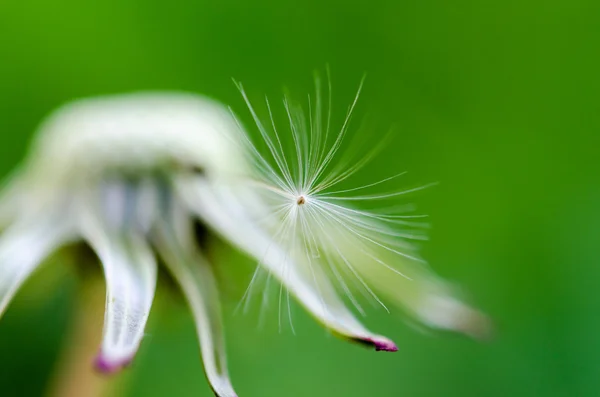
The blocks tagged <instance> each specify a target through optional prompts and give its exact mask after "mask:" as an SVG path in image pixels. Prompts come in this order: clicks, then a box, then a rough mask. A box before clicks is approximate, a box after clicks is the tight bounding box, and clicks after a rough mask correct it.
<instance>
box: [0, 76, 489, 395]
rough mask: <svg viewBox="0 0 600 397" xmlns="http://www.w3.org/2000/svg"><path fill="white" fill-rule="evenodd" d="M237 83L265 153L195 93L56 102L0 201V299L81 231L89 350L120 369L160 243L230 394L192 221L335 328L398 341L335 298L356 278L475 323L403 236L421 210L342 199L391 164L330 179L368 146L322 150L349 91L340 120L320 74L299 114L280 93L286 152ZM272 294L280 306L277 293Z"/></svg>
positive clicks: (351, 297)
mask: <svg viewBox="0 0 600 397" xmlns="http://www.w3.org/2000/svg"><path fill="white" fill-rule="evenodd" d="M239 88H240V91H241V92H242V94H243V96H244V98H245V99H246V101H247V103H248V106H249V108H250V111H251V113H252V115H253V117H254V119H255V122H256V124H257V126H258V130H259V131H260V134H261V136H262V139H263V140H264V143H265V144H266V147H267V148H268V151H266V152H265V153H262V154H261V153H260V151H259V150H257V149H256V146H254V145H253V144H252V143H251V142H252V140H251V139H250V138H249V136H248V135H246V133H245V131H244V130H243V128H242V127H241V126H240V124H239V123H238V122H237V121H236V119H235V118H234V117H233V116H232V115H231V113H230V112H229V111H228V109H226V108H224V107H223V106H221V105H219V104H217V103H215V102H213V101H210V100H208V99H205V98H202V97H199V96H195V95H191V94H163V93H144V94H131V95H122V96H115V97H106V98H99V99H89V100H82V101H78V102H76V103H74V104H71V105H68V106H65V107H63V108H62V109H60V110H58V111H57V112H56V113H54V114H53V115H52V116H51V117H50V118H49V119H48V120H47V121H46V122H45V123H44V124H43V125H42V126H41V128H40V130H39V135H38V137H37V140H36V141H35V143H34V146H33V150H32V151H31V153H30V155H29V157H28V159H27V161H26V163H25V164H24V166H23V167H22V168H21V169H20V170H18V172H17V173H16V174H15V175H14V176H13V178H12V179H11V180H10V182H9V184H8V185H7V186H6V188H5V190H4V192H3V197H2V199H1V201H0V227H3V228H4V232H3V233H2V235H1V237H0V314H1V312H2V311H3V310H4V309H5V308H6V306H7V304H8V302H9V301H10V300H11V298H12V297H13V296H14V294H15V292H16V291H17V289H18V288H19V287H20V285H21V284H22V283H23V282H24V281H25V280H26V279H27V277H28V276H29V275H30V274H31V273H32V272H33V271H34V270H35V269H36V267H37V266H38V265H39V264H40V263H41V262H42V261H43V260H44V258H45V257H46V256H48V255H49V254H50V253H52V251H54V250H55V249H56V248H57V247H59V246H61V245H63V244H66V243H71V242H75V241H83V242H85V243H87V244H88V245H89V246H90V247H92V248H93V249H94V251H95V252H96V254H97V256H98V258H99V259H100V262H101V263H102V266H103V269H104V275H105V278H106V284H107V294H106V315H105V324H104V337H103V342H102V346H101V348H100V354H99V356H98V361H97V366H98V368H99V369H101V370H103V371H107V372H113V371H116V370H118V369H120V368H122V367H123V366H124V365H126V364H127V363H128V362H129V361H130V360H131V359H132V358H133V356H134V355H135V353H136V351H137V349H138V346H139V344H140V342H141V340H142V338H143V335H144V327H145V324H146V320H147V318H148V314H149V312H150V307H151V305H152V300H153V297H154V291H155V286H156V281H157V280H156V279H157V261H156V259H155V253H157V254H158V255H160V257H161V258H162V260H163V262H164V263H165V264H166V266H167V267H168V270H169V271H170V272H171V274H172V275H173V277H174V279H175V280H176V281H177V282H178V283H179V285H180V287H181V290H182V291H183V293H184V295H185V296H186V298H187V300H188V302H189V304H190V306H191V309H192V312H193V315H194V319H195V321H196V325H197V330H198V337H199V339H200V343H201V346H202V358H203V361H204V368H205V371H206V374H207V377H208V379H209V381H210V383H211V386H212V388H213V390H214V391H215V393H216V394H217V395H219V396H222V397H226V396H235V395H236V394H235V392H234V390H233V388H232V386H231V383H230V380H229V376H228V374H227V368H226V360H225V353H224V343H223V333H222V329H221V328H222V326H221V315H220V303H219V294H218V289H217V283H216V281H215V276H214V274H213V267H214V266H218V264H211V263H209V261H208V259H207V258H206V257H205V255H204V254H203V252H202V248H203V247H201V246H200V245H199V243H198V241H197V239H196V237H195V234H194V222H200V223H202V224H203V225H204V226H206V227H207V228H208V230H210V231H212V232H214V233H216V234H219V235H221V236H222V237H224V238H225V239H226V240H228V241H229V242H231V244H232V245H234V246H236V247H238V248H239V249H241V250H242V251H244V252H246V253H247V254H248V255H250V256H252V257H254V258H255V259H256V260H257V261H258V262H259V268H262V269H264V270H266V271H267V272H268V274H269V275H273V276H274V277H275V278H277V279H278V280H279V282H280V283H281V286H282V287H285V288H286V290H287V291H289V292H290V293H291V294H293V295H294V296H295V297H296V298H297V299H298V301H299V302H300V303H301V304H302V305H303V306H304V307H305V308H306V309H307V310H308V311H310V312H311V313H312V314H313V315H314V316H315V317H316V318H317V319H318V320H320V321H321V322H322V323H323V324H324V325H325V326H327V327H328V328H329V329H330V330H332V331H333V332H335V333H336V334H338V335H340V336H343V337H345V338H348V339H352V340H356V341H361V342H364V343H366V344H370V345H372V346H374V347H375V349H377V350H384V351H395V350H397V349H396V346H395V345H394V343H393V342H392V341H390V340H389V339H387V338H384V337H382V336H380V335H377V334H374V333H372V332H370V331H369V330H368V329H367V328H365V327H364V326H363V325H362V324H361V322H360V321H359V320H357V319H356V317H355V316H354V314H353V312H352V310H350V308H349V307H348V306H347V305H346V302H349V303H350V304H351V306H350V307H352V306H354V307H355V308H356V310H357V311H359V312H361V313H363V312H364V310H363V308H362V306H361V305H360V303H359V299H358V297H357V293H360V294H361V295H364V296H365V297H367V298H369V299H370V300H372V301H374V302H377V304H380V305H382V306H384V307H386V306H385V304H384V303H383V302H384V301H386V300H387V301H390V302H392V303H397V304H398V305H401V306H402V307H404V308H405V309H407V311H408V312H410V313H412V314H413V315H415V316H416V317H417V318H418V319H420V320H421V321H422V322H424V323H426V324H427V325H430V326H432V327H437V328H441V329H449V330H457V331H462V332H465V333H468V334H473V335H478V334H480V333H481V332H482V331H483V327H484V324H485V319H484V318H483V317H482V316H481V315H479V314H478V313H477V312H476V311H474V310H472V309H470V308H469V307H468V306H465V305H464V304H462V303H461V302H460V301H459V300H458V299H457V298H456V297H455V296H454V295H453V293H452V291H451V290H450V288H448V286H447V285H446V284H445V283H443V282H442V281H441V280H439V279H438V278H437V277H436V276H434V275H433V274H432V273H431V272H430V270H429V269H428V268H427V266H426V265H424V263H423V261H422V260H421V259H420V258H419V256H418V255H417V253H416V249H414V248H413V247H412V245H411V244H410V243H409V242H408V241H409V240H411V239H422V238H423V237H424V236H423V234H422V232H419V228H420V227H421V226H422V224H421V223H420V222H419V219H411V218H416V217H417V216H411V215H406V214H399V213H390V212H388V213H383V212H381V211H375V210H374V211H370V210H369V211H368V210H365V209H360V208H359V207H353V206H351V205H349V204H351V203H353V202H354V201H361V202H362V201H368V202H377V200H380V199H391V198H395V197H396V196H400V195H402V194H405V193H407V192H408V191H404V192H394V193H389V194H381V195H357V194H359V193H360V190H362V189H367V188H370V187H373V186H376V185H379V184H380V183H385V182H387V181H389V180H391V179H393V178H394V177H392V178H387V179H385V180H383V181H379V182H373V183H370V184H368V185H366V186H361V187H356V188H349V189H342V190H339V189H338V190H337V191H336V190H335V187H336V185H338V184H339V183H341V182H342V181H344V180H346V179H347V178H348V177H350V176H352V175H353V174H354V173H355V172H356V171H357V170H358V169H359V168H361V167H362V166H363V165H364V164H365V163H366V162H367V161H368V160H369V159H370V157H368V156H364V157H362V158H359V159H358V160H357V161H355V162H354V163H352V164H350V165H348V166H342V165H340V164H338V166H337V167H334V166H332V164H333V160H334V157H335V156H336V154H337V152H338V150H339V148H340V147H341V146H342V143H343V140H344V136H345V135H346V131H347V129H348V124H349V119H350V114H351V112H352V109H353V108H354V106H355V104H356V100H355V102H354V103H353V104H352V106H351V108H350V111H349V113H348V117H346V121H345V122H344V123H343V125H342V126H341V128H339V129H338V132H336V133H333V132H332V131H333V127H332V126H331V119H330V115H331V112H330V109H331V97H330V95H329V96H328V98H329V100H328V103H327V105H326V106H324V105H323V103H322V102H323V101H322V99H321V92H320V91H321V88H320V84H319V83H318V82H317V95H316V96H315V100H314V101H313V102H314V103H312V104H309V108H310V110H309V112H308V114H305V113H302V112H301V110H300V109H299V108H298V107H297V106H295V105H292V104H291V103H289V101H287V100H286V101H285V102H284V105H285V106H284V108H285V111H286V112H285V114H286V115H287V118H288V122H289V123H287V124H289V125H287V127H286V128H287V129H288V130H290V131H291V137H292V139H291V142H293V145H292V146H293V151H292V153H293V155H292V156H290V155H289V151H286V150H284V146H285V143H286V142H288V141H286V140H285V139H283V138H282V136H281V135H282V132H281V130H278V129H277V126H276V123H275V122H274V120H273V116H272V110H271V106H270V104H269V103H268V102H267V103H266V106H267V109H268V112H269V114H270V116H271V117H270V118H269V117H268V118H267V120H268V121H267V122H265V121H261V119H260V118H259V116H258V115H257V113H256V112H255V111H254V109H253V108H252V106H251V105H250V102H249V101H248V100H247V97H246V94H245V92H244V90H243V89H242V87H241V86H239ZM330 92H331V90H330V89H329V93H330ZM357 97H358V96H357ZM324 109H326V110H327V112H324V111H323V110H324ZM257 275H258V273H256V274H255V278H253V280H252V282H251V283H250V287H249V288H248V291H247V293H246V295H245V299H247V302H249V300H250V297H251V296H252V294H253V286H254V284H255V281H256V278H257ZM378 294H381V295H382V297H379V295H378ZM247 302H246V303H247ZM288 303H289V300H288ZM279 305H280V313H281V295H280V301H279ZM386 309H387V307H386ZM288 310H289V308H288Z"/></svg>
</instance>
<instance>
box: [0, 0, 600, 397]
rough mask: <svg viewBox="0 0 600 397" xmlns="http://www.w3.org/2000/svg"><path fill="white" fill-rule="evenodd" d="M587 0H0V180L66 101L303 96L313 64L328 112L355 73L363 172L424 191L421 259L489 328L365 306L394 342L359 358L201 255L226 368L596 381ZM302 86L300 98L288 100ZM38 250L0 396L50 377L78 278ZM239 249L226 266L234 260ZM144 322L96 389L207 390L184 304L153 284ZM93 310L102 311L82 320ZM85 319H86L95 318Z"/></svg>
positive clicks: (358, 352)
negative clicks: (288, 317) (255, 303)
mask: <svg viewBox="0 0 600 397" xmlns="http://www.w3.org/2000/svg"><path fill="white" fill-rule="evenodd" d="M599 26H600V3H599V2H597V1H595V0H587V1H586V0H571V1H567V0H564V1H560V0H551V1H541V0H530V1H514V0H506V1H502V2H491V1H464V0H457V1H452V2H448V1H442V0H427V1H415V0H408V1H386V0H371V1H354V2H353V1H341V0H329V1H316V0H305V1H275V0H255V1H245V2H243V1H232V0H223V1H207V0H196V1H180V0H175V1H156V0H144V1H142V0H124V1H123V0H105V1H102V2H80V1H74V0H56V1H41V0H28V1H17V0H3V1H1V2H0V174H2V175H4V176H6V175H8V173H9V172H10V170H11V169H13V168H14V167H15V166H16V165H17V164H18V162H19V161H20V160H21V159H22V157H23V155H24V153H25V151H26V149H27V146H28V143H29V140H30V138H31V136H32V134H33V133H34V131H35V129H36V126H37V124H38V123H39V122H40V121H41V119H42V118H43V116H44V115H46V114H47V113H48V112H49V111H51V110H52V109H54V108H55V107H57V106H58V105H60V104H62V103H64V102H65V101H68V100H71V99H74V98H78V97H84V96H90V95H99V94H106V93H118V92H129V91H138V90H167V89H168V90H184V91H192V92H197V93H202V94H205V95H209V96H211V97H213V98H216V99H218V100H220V101H222V102H224V103H227V104H230V105H231V106H232V107H233V109H234V111H236V112H237V113H238V114H240V117H241V119H242V120H243V121H244V122H246V123H248V124H249V121H250V120H249V117H248V115H247V113H246V112H244V107H243V102H242V100H241V98H240V95H239V93H238V92H237V91H236V89H235V87H234V85H233V83H232V82H231V78H232V77H234V78H236V79H238V80H240V81H242V82H243V83H244V84H245V86H246V87H247V88H248V91H250V93H251V95H255V96H256V97H257V98H260V95H262V94H265V93H266V94H269V95H271V96H272V97H276V96H277V95H279V94H280V92H281V89H282V87H284V86H286V87H288V88H289V89H290V90H291V91H293V92H296V93H300V95H306V93H307V92H308V89H309V87H310V85H311V83H312V72H313V71H314V70H315V69H321V70H323V68H324V67H325V65H327V64H328V65H329V66H330V68H331V71H332V77H333V83H334V89H335V90H336V94H335V96H334V101H335V103H336V104H337V105H338V106H339V107H338V112H339V113H337V114H338V116H339V115H341V114H343V112H344V111H345V106H346V105H347V103H349V101H350V100H351V99H352V96H353V94H354V92H355V90H356V87H357V84H358V81H359V80H360V78H361V76H362V75H363V73H364V72H367V74H368V78H367V81H366V85H365V89H364V95H363V96H362V98H361V102H360V105H359V109H360V110H359V114H358V115H359V116H365V117H366V116H367V115H368V116H369V120H374V121H375V125H376V126H377V128H373V129H372V130H371V131H370V132H369V133H370V134H371V136H372V139H373V140H377V139H378V137H380V136H381V134H383V133H384V132H387V127H386V126H389V125H392V124H393V125H396V126H397V133H396V135H395V138H394V140H393V142H392V144H390V147H389V148H388V149H390V150H388V151H386V152H385V156H384V155H382V157H381V158H380V159H378V161H377V162H376V163H377V164H376V165H374V166H373V167H374V168H371V171H370V172H372V173H373V174H374V175H379V176H385V175H390V174H391V173H396V172H397V171H398V170H400V171H402V170H409V171H410V175H411V177H412V178H414V180H415V181H419V182H431V181H440V182H441V183H440V185H439V186H437V187H435V188H433V189H429V190H427V191H424V192H422V193H421V194H419V195H417V196H415V197H411V200H413V201H414V202H416V203H417V204H418V205H419V207H420V208H421V209H423V210H424V211H425V212H427V213H429V214H430V215H431V220H432V222H433V229H432V231H431V241H429V242H428V243H426V244H425V247H424V255H425V256H426V258H427V259H428V260H429V261H430V262H431V264H432V266H433V267H434V268H435V269H436V270H437V271H438V272H439V273H440V274H442V275H443V276H444V277H446V278H448V279H450V280H452V281H454V282H456V283H457V284H459V285H461V286H462V287H463V289H464V290H465V291H467V292H468V294H469V296H470V299H471V301H472V302H474V303H475V304H476V305H477V306H478V307H480V308H482V309H483V310H484V311H486V312H487V313H488V314H489V315H490V316H491V318H492V319H493V321H494V323H495V327H496V333H495V337H494V338H493V339H492V340H491V341H489V342H486V343H478V342H474V341H471V340H467V339H464V338H462V337H457V336H452V335H437V334H428V333H424V332H421V331H418V330H416V329H415V328H414V327H411V326H409V325H407V324H406V323H405V322H404V321H402V317H401V316H397V317H395V316H388V315H384V313H381V311H376V312H374V313H372V315H370V316H369V317H368V318H367V319H366V321H367V322H368V324H369V325H370V327H371V328H372V329H377V330H378V331H380V332H381V333H383V334H387V335H389V336H390V337H392V338H393V339H394V340H396V341H397V343H398V345H399V348H400V351H399V352H398V353H396V354H375V353H374V352H372V351H369V350H366V349H362V348H360V347H357V346H353V345H351V344H347V343H344V342H342V341H339V340H337V339H335V338H333V337H329V336H327V334H326V333H325V332H324V331H323V330H322V329H321V328H320V327H319V326H318V325H317V324H316V323H315V322H314V321H312V320H311V319H310V318H309V317H308V316H307V315H306V314H304V313H303V312H302V311H301V310H299V309H298V310H295V315H294V317H295V325H296V330H297V332H296V333H297V335H295V336H294V335H292V333H291V332H289V331H284V332H282V333H279V330H278V327H277V325H276V323H277V319H276V316H277V315H276V313H274V312H271V313H270V315H269V316H268V319H267V321H266V324H265V325H264V326H263V327H262V328H259V327H257V323H258V321H257V317H256V316H255V315H246V316H244V315H239V314H238V315H234V308H235V306H236V304H237V302H238V300H239V298H240V297H241V293H242V292H243V287H244V283H245V282H247V281H248V279H247V278H246V276H249V275H250V274H251V271H252V269H251V267H252V266H253V264H252V263H251V261H249V260H248V259H245V258H243V257H242V256H240V255H238V254H235V253H229V252H227V251H228V249H227V248H222V249H221V251H222V252H221V254H220V256H221V257H222V258H223V263H224V264H227V265H228V266H229V265H231V266H234V265H235V266H237V265H239V266H240V268H244V269H247V270H244V271H240V272H237V273H236V274H237V275H238V276H237V277H238V278H239V280H235V281H233V282H232V284H231V287H230V288H226V289H227V291H225V294H224V295H226V297H225V298H224V299H225V301H226V303H225V307H224V312H225V321H226V325H227V337H228V348H229V362H230V369H231V373H232V377H233V380H234V383H235V386H236V389H237V391H238V392H239V393H240V395H242V396H246V397H251V396H256V397H270V396H290V397H293V396H315V397H316V396H347V397H351V396H356V397H358V396H360V397H363V396H373V397H395V396H448V397H451V396H460V397H471V396H473V397H475V396H497V397H504V396H513V397H516V396H527V397H530V396H544V397H546V396H548V397H552V396H599V395H600V292H599V291H600V253H599V252H598V249H597V248H598V246H599V239H600V175H599V173H600V162H599V159H600V149H599V144H600V139H599V131H600V117H599V101H598V97H599V93H600V73H599V72H598V71H599V70H600V57H599V56H598V48H599V44H600V28H599ZM301 98H302V97H301ZM62 262H63V261H62V260H61V259H60V257H58V258H55V259H54V260H51V261H50V262H49V263H48V264H47V265H46V266H45V267H44V268H43V269H42V270H40V271H39V272H38V273H37V274H36V275H35V277H33V278H32V279H31V280H30V281H28V283H27V284H26V286H25V288H24V289H23V290H22V291H21V292H20V293H19V295H18V297H17V299H16V300H15V301H14V303H13V304H12V305H11V307H10V309H9V310H8V312H7V313H6V315H5V316H4V318H3V319H2V321H1V322H0V395H1V396H42V395H46V394H45V393H47V390H49V385H50V384H52V374H53V367H54V366H55V364H56V362H57V360H58V357H59V355H60V351H61V349H63V348H64V347H65V346H66V345H68V344H69V342H71V340H70V337H69V331H68V328H69V324H70V323H71V322H72V321H73V318H74V314H73V313H74V312H76V306H77V305H76V302H77V299H78V297H80V296H81V295H80V292H79V287H78V285H79V281H78V280H79V278H80V276H79V274H80V273H77V272H75V271H73V269H71V268H70V267H69V266H67V265H65V264H64V263H62ZM244 265H246V266H244ZM158 294H159V297H158V298H157V301H159V303H158V304H157V308H156V309H155V310H154V311H153V312H152V315H151V319H150V326H149V329H148V335H147V337H146V339H145V340H144V343H143V346H142V349H141V351H140V354H139V356H138V358H137V360H136V361H135V362H134V364H133V366H132V367H131V369H130V370H129V371H128V372H127V373H126V374H125V375H124V376H123V377H120V378H119V379H117V380H116V381H115V382H117V383H118V387H115V388H113V389H112V391H110V392H108V394H109V395H115V396H116V395H126V396H144V397H147V396H148V397H149V396H167V395H169V396H184V397H185V396H210V395H212V394H211V392H210V389H209V388H208V386H207V383H206V381H205V379H204V376H203V372H202V365H201V361H200V358H199V355H198V346H197V341H196V337H195V331H194V328H193V324H192V320H191V317H190V316H189V314H188V311H187V308H186V307H185V305H184V304H183V303H182V302H181V300H180V299H179V298H178V297H177V296H176V295H174V294H172V293H170V292H169V291H168V288H167V287H164V286H161V287H160V288H159V292H158ZM99 316H101V314H99ZM97 321H98V324H101V322H102V318H101V317H100V318H98V320H97Z"/></svg>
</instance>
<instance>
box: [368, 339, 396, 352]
mask: <svg viewBox="0 0 600 397" xmlns="http://www.w3.org/2000/svg"><path fill="white" fill-rule="evenodd" d="M373 346H375V351H378V352H397V351H398V346H396V344H395V343H394V342H392V341H391V340H386V341H373Z"/></svg>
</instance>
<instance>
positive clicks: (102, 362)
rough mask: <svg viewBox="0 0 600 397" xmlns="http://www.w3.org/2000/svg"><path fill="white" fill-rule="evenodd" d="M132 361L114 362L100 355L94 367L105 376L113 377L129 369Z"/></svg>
mask: <svg viewBox="0 0 600 397" xmlns="http://www.w3.org/2000/svg"><path fill="white" fill-rule="evenodd" d="M131 361H132V360H131V359H127V360H122V361H112V360H108V359H107V358H106V357H105V356H103V355H102V354H99V355H98V356H97V357H96V360H95V361H94V366H95V367H96V370H97V371H98V372H100V373H102V374H105V375H112V374H114V373H117V372H119V371H120V370H122V369H123V368H124V367H127V366H129V365H130V364H131Z"/></svg>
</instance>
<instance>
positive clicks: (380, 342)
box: [355, 338, 398, 352]
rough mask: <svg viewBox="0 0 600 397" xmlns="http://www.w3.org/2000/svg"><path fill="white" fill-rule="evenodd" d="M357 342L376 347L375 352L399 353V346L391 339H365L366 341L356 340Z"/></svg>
mask: <svg viewBox="0 0 600 397" xmlns="http://www.w3.org/2000/svg"><path fill="white" fill-rule="evenodd" d="M355 340H356V341H357V342H361V343H364V344H367V345H370V346H373V347H375V351H378V352H397V351H398V346H396V344H395V343H394V342H392V341H391V340H389V339H383V338H382V339H374V338H364V339H355Z"/></svg>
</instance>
